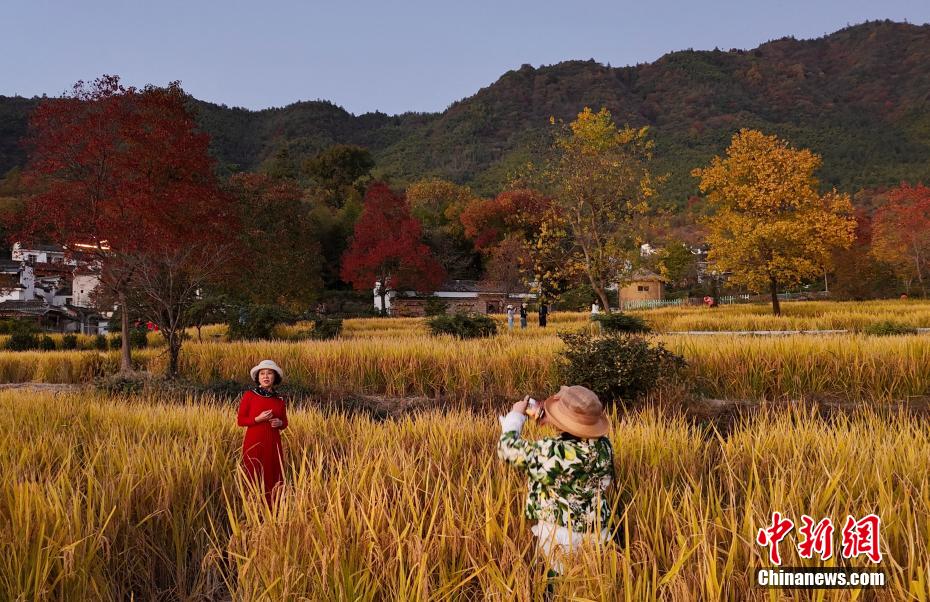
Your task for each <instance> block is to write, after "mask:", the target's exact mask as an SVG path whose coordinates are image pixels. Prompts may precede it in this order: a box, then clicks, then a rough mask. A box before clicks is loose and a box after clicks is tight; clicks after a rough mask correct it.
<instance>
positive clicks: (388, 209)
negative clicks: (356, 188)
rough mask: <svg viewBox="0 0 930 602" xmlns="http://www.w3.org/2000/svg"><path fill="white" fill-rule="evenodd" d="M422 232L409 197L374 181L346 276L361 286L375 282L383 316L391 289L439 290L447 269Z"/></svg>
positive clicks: (347, 261) (347, 256)
mask: <svg viewBox="0 0 930 602" xmlns="http://www.w3.org/2000/svg"><path fill="white" fill-rule="evenodd" d="M421 236H422V227H421V226H420V222H418V221H417V220H416V219H415V218H414V217H413V216H412V215H411V214H410V206H409V205H408V204H407V200H406V198H405V197H404V196H403V195H399V194H396V193H395V192H393V191H392V190H391V189H390V188H388V186H387V185H386V184H384V183H383V182H375V183H373V184H372V185H371V186H369V187H368V191H367V192H366V193H365V207H364V209H363V210H362V215H361V216H360V217H359V220H358V222H357V223H356V224H355V234H354V235H353V237H352V244H351V246H350V247H349V249H348V250H347V251H346V253H345V255H343V257H342V274H341V277H342V279H343V280H345V281H346V282H351V283H352V285H353V286H354V287H355V289H356V290H359V291H362V290H371V287H372V286H376V287H377V289H376V293H377V294H378V296H380V297H381V313H382V315H384V314H385V313H386V305H385V298H386V297H387V294H388V293H389V292H390V291H396V290H398V289H400V288H402V287H403V288H412V289H414V290H417V291H432V290H435V288H436V287H437V286H439V284H440V283H441V282H442V281H443V279H444V278H445V273H444V271H443V269H442V266H441V265H440V264H439V262H438V261H437V260H436V259H435V258H434V257H433V254H432V253H431V252H430V250H429V247H427V246H426V245H425V244H423V242H422V241H421Z"/></svg>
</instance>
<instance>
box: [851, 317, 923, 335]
mask: <svg viewBox="0 0 930 602" xmlns="http://www.w3.org/2000/svg"><path fill="white" fill-rule="evenodd" d="M862 332H864V333H865V334H869V335H873V336H877V337H882V336H894V335H900V334H917V329H916V328H914V327H913V326H908V325H907V324H901V323H900V322H893V321H891V320H884V321H882V322H875V323H873V324H869V325H868V326H866V327H865V328H864V329H863V331H862Z"/></svg>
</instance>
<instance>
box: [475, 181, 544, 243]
mask: <svg viewBox="0 0 930 602" xmlns="http://www.w3.org/2000/svg"><path fill="white" fill-rule="evenodd" d="M551 207H552V203H551V201H550V200H549V199H547V198H546V197H544V196H543V195H542V194H540V193H539V192H537V191H535V190H531V189H519V190H507V191H504V192H502V193H500V194H499V195H497V197H496V198H494V199H474V200H473V201H471V202H470V203H468V205H466V206H465V209H464V210H463V211H462V214H461V216H460V217H459V219H460V220H461V222H462V227H463V228H464V229H465V236H466V237H467V238H469V239H471V241H472V242H473V243H474V245H475V249H476V250H478V251H490V250H491V248H492V247H494V246H496V245H497V244H499V243H500V242H501V241H503V240H504V239H505V238H506V237H507V236H508V235H511V234H519V235H521V237H522V238H524V239H526V240H532V239H533V237H534V235H535V233H536V232H537V231H538V230H539V226H540V224H542V222H543V221H544V220H545V217H546V213H547V212H548V211H549V209H550V208H551Z"/></svg>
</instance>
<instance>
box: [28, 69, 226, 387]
mask: <svg viewBox="0 0 930 602" xmlns="http://www.w3.org/2000/svg"><path fill="white" fill-rule="evenodd" d="M26 143H27V147H28V151H29V163H28V165H27V168H26V171H25V174H24V179H25V180H26V182H27V183H28V186H29V188H30V190H31V191H32V195H31V196H30V197H29V199H28V201H27V203H26V208H25V213H24V218H23V223H22V224H21V225H20V226H21V227H20V228H19V231H18V232H17V233H16V235H15V238H16V239H18V240H22V241H35V240H40V239H46V240H52V241H55V242H58V243H60V244H63V245H64V246H65V247H66V248H67V249H69V251H70V252H72V253H76V252H81V253H82V254H84V255H85V256H90V257H91V258H93V259H94V260H95V264H96V265H98V266H99V270H100V274H99V275H100V283H101V287H102V288H103V289H104V291H103V292H104V293H105V294H107V295H109V296H112V297H113V298H114V299H115V300H116V302H117V303H118V304H119V306H120V309H121V312H120V313H121V314H122V334H123V336H122V354H121V369H122V370H123V371H128V370H130V369H131V363H130V355H129V336H128V335H129V307H128V299H129V296H130V293H132V292H133V291H135V292H136V293H138V294H139V295H141V296H143V297H144V296H149V297H151V296H155V297H160V298H161V299H149V300H148V301H149V302H148V303H146V305H147V306H148V308H149V310H150V312H149V313H150V315H149V316H148V317H149V319H152V320H153V321H156V322H157V321H159V320H162V319H164V318H165V315H164V311H165V307H166V303H170V304H172V305H174V306H175V307H176V308H177V307H179V306H178V305H177V303H178V302H179V301H180V303H181V306H183V305H184V303H187V302H189V301H190V300H192V296H193V295H195V294H196V290H197V286H196V283H195V285H194V286H189V285H190V284H191V282H190V279H191V278H193V280H194V281H196V282H197V283H199V282H202V281H203V280H204V279H205V278H206V275H207V273H210V274H212V273H214V272H215V271H216V270H215V268H216V265H215V264H216V261H215V260H216V258H217V257H219V256H221V255H222V253H221V251H222V249H223V248H224V246H225V242H224V237H225V236H226V235H228V232H229V230H230V228H231V226H232V223H233V222H234V220H233V219H232V216H231V215H230V213H229V211H228V209H227V207H228V203H226V202H225V200H224V199H223V198H222V194H221V193H220V190H219V188H218V184H217V181H216V177H215V174H214V171H213V168H214V162H213V160H212V158H211V157H210V155H209V152H208V147H209V137H208V136H207V135H206V134H204V133H202V132H199V131H197V129H196V125H195V123H194V120H193V118H192V117H191V115H190V114H189V113H188V111H187V104H186V97H185V95H184V92H183V91H182V90H181V88H180V86H179V85H178V84H177V83H172V84H170V85H169V86H168V87H167V88H157V87H152V86H147V87H145V88H144V89H141V90H140V89H136V88H132V87H128V88H127V87H123V86H122V85H121V84H120V83H119V78H118V77H115V76H103V77H101V78H99V79H97V80H96V81H94V82H93V83H92V84H85V83H84V82H78V83H77V84H76V85H75V87H74V90H73V92H72V93H71V94H70V95H66V96H63V97H61V98H55V99H49V100H45V101H43V102H42V103H41V104H40V105H39V106H38V107H37V108H36V109H35V111H33V113H32V117H31V120H30V135H29V137H28V138H27V140H26ZM208 264H209V265H208ZM204 268H207V269H206V271H205V269H204ZM142 271H144V272H145V273H144V274H143V273H142ZM182 274H183V275H184V278H185V279H186V285H185V286H183V287H182V288H183V292H179V291H177V290H175V291H172V292H171V293H170V294H166V291H165V290H164V289H163V288H162V287H161V286H159V285H157V284H155V282H156V281H159V282H163V283H165V285H167V283H168V282H169V281H170V282H171V283H172V285H173V286H176V285H177V282H176V280H175V278H176V277H179V276H181V275H182ZM140 275H141V276H143V277H144V280H145V281H146V282H148V284H149V285H150V286H147V287H146V289H145V290H143V289H139V290H135V289H134V285H135V284H136V282H135V279H136V278H137V277H138V276H140ZM179 294H180V297H179V296H178V295H179ZM169 297H170V299H171V300H170V302H169V301H167V298H169ZM140 298H141V297H140ZM169 313H172V315H174V314H175V313H177V312H174V311H173V312H169ZM152 314H160V315H152ZM166 326H167V327H168V329H166ZM183 327H184V324H183V319H182V318H180V317H178V316H175V317H173V318H172V324H163V325H162V332H163V333H164V334H165V336H166V338H169V347H170V348H171V349H172V352H173V353H174V352H175V351H179V349H180V340H181V338H182V337H181V335H182V332H183ZM169 329H170V331H169ZM176 359H177V358H176V357H173V359H172V366H175V367H176Z"/></svg>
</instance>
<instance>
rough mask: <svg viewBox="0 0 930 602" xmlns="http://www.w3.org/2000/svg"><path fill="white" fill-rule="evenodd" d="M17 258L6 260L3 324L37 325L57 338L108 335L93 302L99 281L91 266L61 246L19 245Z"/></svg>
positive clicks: (0, 304) (0, 294)
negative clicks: (61, 335) (57, 334)
mask: <svg viewBox="0 0 930 602" xmlns="http://www.w3.org/2000/svg"><path fill="white" fill-rule="evenodd" d="M11 256H12V258H13V259H12V260H0V319H3V320H11V319H17V320H27V321H31V322H34V323H36V325H37V326H39V328H40V329H42V330H44V331H51V332H65V333H81V334H103V333H106V332H107V319H106V318H105V317H104V316H103V315H101V314H100V313H99V312H97V311H96V310H95V309H94V308H93V302H92V301H93V299H92V296H91V293H92V292H93V289H94V288H96V286H97V284H98V282H99V279H98V277H97V276H96V275H94V274H93V273H91V272H90V271H89V269H88V266H87V265H84V263H83V262H80V261H78V260H76V259H74V258H72V257H68V256H66V254H65V249H64V248H63V247H61V246H59V245H30V246H28V247H26V246H23V245H20V244H19V243H16V244H14V245H13V249H12V252H11ZM75 286H77V287H78V288H77V289H76V288H75ZM75 290H78V291H80V292H79V293H78V294H75Z"/></svg>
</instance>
